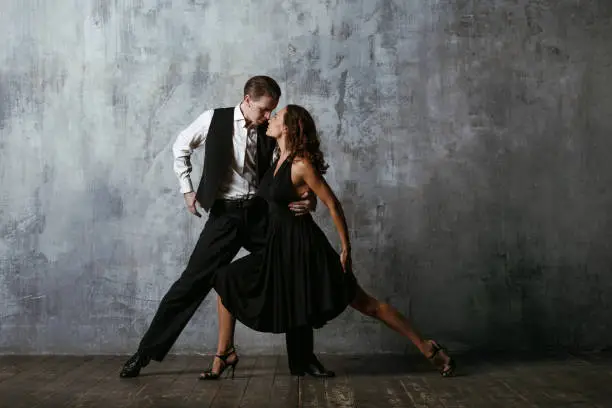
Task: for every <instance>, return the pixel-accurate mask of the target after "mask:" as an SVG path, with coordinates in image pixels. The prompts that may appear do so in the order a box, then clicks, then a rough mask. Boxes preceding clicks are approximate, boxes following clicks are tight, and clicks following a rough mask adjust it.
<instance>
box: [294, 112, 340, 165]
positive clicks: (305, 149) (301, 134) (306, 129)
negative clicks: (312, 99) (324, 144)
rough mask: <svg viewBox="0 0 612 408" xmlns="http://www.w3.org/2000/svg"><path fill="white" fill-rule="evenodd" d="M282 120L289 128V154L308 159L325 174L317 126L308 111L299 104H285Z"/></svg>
mask: <svg viewBox="0 0 612 408" xmlns="http://www.w3.org/2000/svg"><path fill="white" fill-rule="evenodd" d="M284 122H285V123H284V124H285V126H287V129H288V130H289V132H288V134H287V144H288V146H287V148H288V149H289V151H291V156H292V157H302V158H305V159H307V160H309V161H310V162H311V163H312V165H313V166H314V168H315V169H317V171H318V172H319V173H321V174H325V172H326V171H327V168H328V167H329V166H328V165H327V164H326V163H325V159H323V153H322V152H321V148H320V142H319V136H318V135H317V128H316V126H315V122H314V119H313V118H312V116H311V115H310V113H309V112H308V111H307V110H306V109H305V108H303V107H301V106H299V105H287V111H286V113H285V118H284Z"/></svg>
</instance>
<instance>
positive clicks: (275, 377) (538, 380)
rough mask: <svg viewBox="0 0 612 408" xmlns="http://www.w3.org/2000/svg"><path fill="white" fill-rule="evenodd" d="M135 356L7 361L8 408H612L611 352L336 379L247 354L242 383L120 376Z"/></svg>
mask: <svg viewBox="0 0 612 408" xmlns="http://www.w3.org/2000/svg"><path fill="white" fill-rule="evenodd" d="M125 359H126V356H121V357H117V356H112V357H109V356H95V357H67V356H0V407H2V408H4V407H7V408H8V407H11V408H25V407H28V408H31V407H39V408H55V407H58V408H59V407H71V408H84V407H90V408H92V407H104V408H107V407H113V408H115V407H116V408H120V407H123V408H134V407H149V408H159V407H172V408H180V407H213V408H222V407H272V408H273V407H282V408H284V407H360V408H361V407H376V408H378V407H422V408H426V407H427V408H428V407H442V408H451V407H452V408H459V407H466V408H479V407H482V408H484V407H487V408H490V407H504V408H505V407H521V408H522V407H542V408H548V407H551V408H552V407H555V408H558V407H574V408H578V407H581V408H583V407H599V408H607V407H612V364H611V363H612V354H608V353H601V354H590V355H562V356H559V355H557V356H548V357H542V356H539V357H537V358H530V357H528V356H514V357H509V356H505V357H499V356H497V357H492V356H489V357H488V358H482V357H480V358H478V359H476V358H473V357H470V356H461V357H460V358H458V363H459V364H460V370H459V372H458V374H459V375H458V376H457V377H455V378H442V377H440V376H439V375H438V374H437V372H436V371H434V370H433V367H431V366H430V365H429V364H428V363H427V362H426V361H423V360H421V359H418V358H416V357H412V356H411V357H404V356H390V355H380V356H326V355H323V356H321V360H322V361H323V362H324V363H325V364H326V365H327V366H328V367H329V368H332V369H334V370H335V371H336V372H337V374H338V375H337V377H336V378H333V379H327V380H318V379H314V378H310V377H306V378H296V377H292V376H290V375H289V372H288V369H287V364H286V357H285V356H284V355H281V356H264V355H262V356H258V355H251V356H248V355H246V356H242V357H241V360H240V364H239V365H238V369H237V370H236V378H235V379H233V380H232V379H224V380H221V381H198V380H197V377H198V373H199V371H200V370H201V369H202V368H205V367H206V366H207V365H208V363H209V361H210V357H206V356H170V357H168V358H167V359H166V360H165V361H164V362H163V363H161V364H159V363H155V362H152V363H151V364H150V365H149V366H148V367H146V368H145V369H144V370H143V371H142V373H141V375H140V376H139V377H137V378H133V379H120V378H119V376H118V372H119V369H120V368H121V365H122V363H123V362H124V360H125Z"/></svg>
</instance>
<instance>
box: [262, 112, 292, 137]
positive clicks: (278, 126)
mask: <svg viewBox="0 0 612 408" xmlns="http://www.w3.org/2000/svg"><path fill="white" fill-rule="evenodd" d="M285 113H287V108H283V109H281V110H280V111H278V112H277V113H276V114H274V115H272V117H271V118H270V120H269V121H268V130H267V131H266V135H268V136H270V137H273V138H274V139H278V138H279V137H281V136H282V135H283V130H285V129H286V127H285Z"/></svg>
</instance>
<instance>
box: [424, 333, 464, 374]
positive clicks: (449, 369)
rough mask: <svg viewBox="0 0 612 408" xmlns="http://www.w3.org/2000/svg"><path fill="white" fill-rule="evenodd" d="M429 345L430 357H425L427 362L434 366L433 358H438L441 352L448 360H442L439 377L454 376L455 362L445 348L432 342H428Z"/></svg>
mask: <svg viewBox="0 0 612 408" xmlns="http://www.w3.org/2000/svg"><path fill="white" fill-rule="evenodd" d="M429 344H431V355H430V356H429V357H427V359H428V360H429V361H431V362H432V363H433V364H434V365H436V362H435V358H436V356H439V353H440V352H442V353H444V355H445V356H446V357H447V358H448V360H446V359H445V360H444V363H443V364H442V368H441V369H440V375H441V376H442V377H452V376H454V375H455V368H456V367H457V365H456V364H455V360H453V358H452V357H451V356H449V355H448V352H447V350H446V348H445V347H444V346H442V345H440V344H438V343H436V342H435V341H434V340H429Z"/></svg>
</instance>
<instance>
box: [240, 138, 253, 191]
mask: <svg viewBox="0 0 612 408" xmlns="http://www.w3.org/2000/svg"><path fill="white" fill-rule="evenodd" d="M242 176H243V177H244V179H245V180H246V181H248V182H249V184H251V185H252V186H255V187H257V132H256V131H255V129H248V130H247V142H246V152H245V155H244V167H243V170H242Z"/></svg>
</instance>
